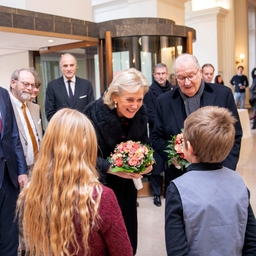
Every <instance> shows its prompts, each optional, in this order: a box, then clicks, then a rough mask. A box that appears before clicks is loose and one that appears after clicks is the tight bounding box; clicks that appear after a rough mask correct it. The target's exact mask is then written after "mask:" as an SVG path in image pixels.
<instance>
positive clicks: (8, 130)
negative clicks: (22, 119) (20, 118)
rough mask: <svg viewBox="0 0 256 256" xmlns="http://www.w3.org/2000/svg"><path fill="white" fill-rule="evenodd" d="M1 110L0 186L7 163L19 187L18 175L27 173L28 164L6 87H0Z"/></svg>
mask: <svg viewBox="0 0 256 256" xmlns="http://www.w3.org/2000/svg"><path fill="white" fill-rule="evenodd" d="M0 112H1V116H2V132H1V139H0V143H1V145H0V187H2V182H3V177H4V170H5V163H6V164H7V167H8V172H9V175H10V178H11V180H12V183H13V185H14V186H15V187H16V188H17V187H18V186H19V184H18V176H19V175H21V174H27V164H26V161H25V157H24V153H23V149H22V146H21V142H20V137H19V131H18V128H17V123H16V119H15V116H14V112H13V108H12V103H11V101H10V96H9V93H8V91H7V90H6V89H4V88H2V87H0Z"/></svg>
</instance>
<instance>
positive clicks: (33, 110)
mask: <svg viewBox="0 0 256 256" xmlns="http://www.w3.org/2000/svg"><path fill="white" fill-rule="evenodd" d="M11 102H12V106H13V110H14V114H15V117H16V122H17V125H18V129H19V135H20V141H21V144H22V148H23V151H24V155H25V158H27V151H28V138H27V136H26V133H25V129H24V126H23V124H22V121H21V119H20V115H19V113H18V110H17V107H16V105H15V104H14V103H13V101H11ZM26 104H27V108H28V109H29V112H30V115H31V117H32V119H33V122H34V125H35V128H36V132H37V135H38V140H39V141H38V145H40V143H41V141H42V137H43V135H42V122H41V118H40V106H39V105H38V104H35V103H33V102H30V101H26Z"/></svg>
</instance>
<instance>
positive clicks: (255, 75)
mask: <svg viewBox="0 0 256 256" xmlns="http://www.w3.org/2000/svg"><path fill="white" fill-rule="evenodd" d="M251 74H252V85H251V87H250V93H251V96H252V98H253V99H255V101H254V105H253V125H252V129H256V68H254V69H253V70H252V73H251Z"/></svg>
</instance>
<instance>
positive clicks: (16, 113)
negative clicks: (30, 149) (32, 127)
mask: <svg viewBox="0 0 256 256" xmlns="http://www.w3.org/2000/svg"><path fill="white" fill-rule="evenodd" d="M11 103H12V107H13V111H14V115H15V119H16V122H17V126H18V129H19V134H20V137H22V138H20V139H21V141H22V139H23V140H24V141H25V142H26V143H27V137H26V133H25V129H24V126H23V124H22V121H21V119H20V115H19V113H18V110H17V107H16V105H15V104H14V102H13V101H12V100H11Z"/></svg>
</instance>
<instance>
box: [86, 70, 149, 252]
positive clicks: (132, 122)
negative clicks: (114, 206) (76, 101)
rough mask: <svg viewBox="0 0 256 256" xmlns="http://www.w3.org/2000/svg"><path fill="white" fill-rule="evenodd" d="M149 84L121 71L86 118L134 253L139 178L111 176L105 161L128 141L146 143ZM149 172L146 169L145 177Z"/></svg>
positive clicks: (133, 72) (139, 76) (101, 169)
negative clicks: (90, 126)
mask: <svg viewBox="0 0 256 256" xmlns="http://www.w3.org/2000/svg"><path fill="white" fill-rule="evenodd" d="M148 87H149V85H148V81H147V79H146V78H145V77H144V76H143V74H142V73H141V72H139V71H138V70H136V69H134V68H130V69H127V70H124V71H122V72H121V73H119V74H118V75H116V76H115V77H114V78H113V81H112V82H111V84H110V85H109V87H108V90H107V91H106V93H105V94H104V96H103V98H100V99H98V100H96V101H94V102H92V103H91V104H89V105H88V107H87V108H86V110H85V114H86V115H87V116H88V117H89V118H90V119H91V120H92V123H93V125H94V128H95V130H96V134H97V141H98V145H99V150H98V161H97V169H98V170H99V172H100V174H101V180H102V182H104V183H105V184H106V185H107V186H108V187H110V188H111V189H113V191H114V193H115V195H116V197H117V200H118V203H119V206H120V208H121V211H122V214H123V217H124V222H125V225H126V228H127V231H128V235H129V238H130V241H131V244H132V247H133V254H134V255H135V254H136V250H137V231H138V230H137V229H138V224H137V190H136V188H135V186H134V183H133V180H132V179H133V178H142V175H139V174H135V173H126V172H117V173H111V172H110V170H111V169H110V164H109V162H108V161H107V158H108V157H109V156H110V154H111V153H112V152H114V149H115V146H116V145H117V144H119V143H121V142H125V141H128V140H133V141H140V142H141V143H149V139H148V135H147V121H148V119H147V114H146V110H145V108H144V106H143V105H142V103H143V98H144V95H145V93H146V92H147V91H148ZM151 170H152V166H149V167H148V168H147V169H146V170H145V172H144V173H148V172H150V171H151Z"/></svg>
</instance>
